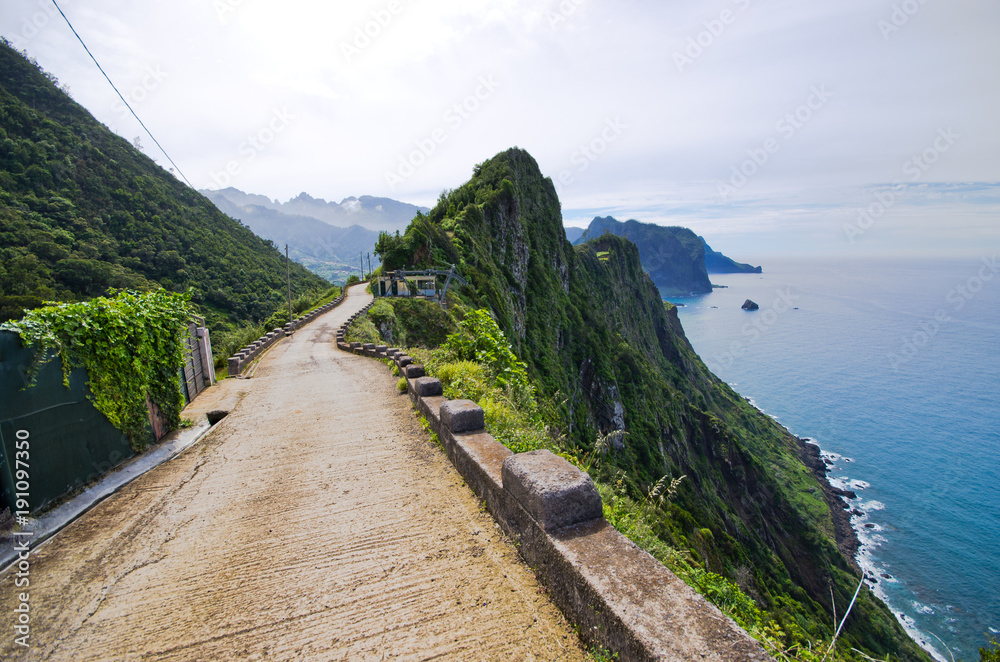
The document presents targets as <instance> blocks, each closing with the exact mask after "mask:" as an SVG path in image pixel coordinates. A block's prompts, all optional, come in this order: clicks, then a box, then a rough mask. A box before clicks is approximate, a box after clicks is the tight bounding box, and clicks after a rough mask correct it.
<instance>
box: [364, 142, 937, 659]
mask: <svg viewBox="0 0 1000 662" xmlns="http://www.w3.org/2000/svg"><path fill="white" fill-rule="evenodd" d="M692 237H694V235H692ZM694 239H695V241H696V242H697V245H698V246H701V242H700V241H697V237H694ZM383 248H385V249H386V250H387V253H386V257H385V258H384V261H385V263H386V264H390V265H391V263H392V262H397V263H403V262H406V263H409V264H416V265H418V266H420V265H422V264H425V265H426V264H431V263H435V262H436V263H439V264H440V263H443V262H457V263H458V267H459V269H460V271H461V273H462V274H463V275H464V276H465V278H466V279H468V280H469V281H470V283H471V285H472V286H471V287H468V288H460V289H459V290H458V293H459V295H460V296H461V297H462V299H463V300H464V303H465V304H466V305H469V306H487V307H489V308H490V309H492V310H493V312H494V314H495V316H496V318H497V320H498V323H499V324H500V326H501V327H502V328H503V329H504V331H505V333H506V334H507V337H508V338H509V339H510V340H511V341H512V344H513V346H514V349H515V351H516V353H517V354H518V356H519V357H520V358H521V359H522V360H524V361H526V362H527V364H528V366H529V371H530V373H531V375H532V377H533V379H534V380H535V382H536V384H537V385H538V387H539V395H540V398H541V399H542V400H543V401H545V402H546V403H547V404H548V408H547V409H548V411H551V421H550V427H551V429H552V431H553V433H554V434H555V436H557V437H559V438H560V439H562V441H561V443H562V444H564V446H565V447H566V448H567V451H570V452H576V453H580V454H582V453H585V452H587V451H589V450H591V449H592V448H593V444H594V441H595V437H596V435H598V434H604V433H607V432H609V431H611V430H622V429H623V430H626V431H627V432H628V435H627V436H625V437H624V438H623V439H620V440H619V443H618V444H616V446H615V448H613V449H612V450H611V452H610V453H609V455H608V456H607V459H606V460H605V461H602V462H601V463H599V464H597V465H595V467H594V468H592V473H594V474H595V477H596V478H597V479H598V480H603V481H604V482H608V483H612V482H619V483H621V484H622V485H624V486H625V488H626V489H628V490H629V492H630V493H631V494H632V495H634V496H635V497H636V498H637V499H641V498H642V497H643V496H644V495H645V494H646V493H647V492H648V491H649V489H650V488H651V487H652V485H653V484H654V483H655V482H656V481H657V480H658V479H660V478H661V477H662V476H664V475H667V476H670V477H673V478H676V477H679V476H682V475H683V476H686V478H685V480H683V481H682V482H681V483H680V487H679V489H678V491H677V495H676V497H675V498H674V500H673V501H672V502H670V503H668V504H667V505H666V506H665V507H664V510H663V512H662V519H661V520H660V521H659V522H658V524H657V532H656V533H657V535H659V536H660V537H661V538H662V539H663V540H664V541H666V542H667V543H668V544H671V545H673V546H675V547H678V548H682V549H688V550H691V552H692V554H694V555H695V557H696V560H698V561H700V562H701V563H703V564H704V566H705V568H706V569H708V570H711V571H713V572H717V573H720V574H723V575H725V576H727V577H729V578H731V579H733V580H734V581H736V582H738V583H739V584H740V586H741V588H743V589H744V591H745V592H746V593H748V594H749V595H751V596H753V597H754V598H755V599H757V600H758V602H759V604H760V605H761V606H763V607H764V608H766V609H768V610H769V614H773V615H774V617H775V618H777V619H778V620H780V621H781V622H782V623H787V624H789V625H794V626H795V627H800V628H804V629H806V630H808V631H809V632H812V631H813V630H815V634H816V635H817V636H818V635H819V634H820V633H822V632H826V631H827V630H828V628H829V622H830V621H831V615H830V614H829V613H828V611H827V610H828V605H829V603H830V602H829V601H830V591H831V586H832V590H833V591H834V593H835V595H836V599H837V604H838V605H840V606H841V607H842V606H843V605H846V604H847V602H849V601H850V597H851V594H852V593H853V592H854V587H855V586H856V585H857V578H858V575H857V574H856V572H855V570H854V569H853V568H852V567H851V565H850V563H849V562H848V560H847V559H845V558H844V556H843V555H841V554H840V552H839V551H838V547H837V544H838V542H842V541H843V538H844V534H846V533H847V532H846V531H845V530H843V529H842V528H841V529H839V535H838V526H837V525H838V521H839V520H837V519H836V518H835V517H834V512H833V509H835V508H838V507H839V504H838V503H837V502H836V499H835V497H834V496H833V495H832V494H830V493H829V492H828V490H827V489H826V486H825V484H824V483H823V482H822V481H821V480H820V479H819V477H818V476H817V475H816V474H815V473H814V472H813V471H812V469H811V468H810V467H809V466H806V464H805V463H804V462H803V458H804V457H805V455H806V451H805V448H804V447H803V445H802V443H801V442H800V441H799V440H798V439H796V438H795V437H793V436H792V435H790V434H789V433H788V432H787V431H786V430H784V428H782V427H781V426H779V425H778V424H777V423H776V422H775V421H774V420H773V419H771V418H769V417H767V416H765V415H764V414H762V413H761V412H760V411H758V410H757V409H755V408H754V407H752V406H751V405H749V404H748V403H747V402H746V401H745V400H744V399H743V398H741V397H740V396H739V395H738V394H736V393H735V392H734V391H733V390H732V389H731V388H729V387H728V386H727V385H726V384H724V383H722V382H721V381H720V380H719V379H717V378H716V377H715V376H714V375H712V374H711V372H709V371H708V369H707V368H706V367H705V365H704V364H703V363H702V361H701V360H700V359H699V358H698V356H697V355H696V354H695V352H694V351H693V349H692V348H691V345H690V343H688V341H687V339H686V338H685V336H684V332H683V329H682V328H681V325H680V323H679V321H678V319H677V315H676V310H675V309H670V308H668V307H665V306H664V304H663V302H662V300H661V298H660V292H659V291H658V290H657V287H656V285H654V283H653V281H652V280H651V279H650V278H649V277H648V276H647V275H646V273H645V272H644V271H643V264H642V260H641V258H640V250H639V249H637V248H636V245H635V244H634V243H632V242H631V241H628V240H627V239H625V238H622V237H618V236H614V235H609V234H602V235H600V236H599V237H598V238H597V239H596V240H595V241H591V242H589V243H585V244H583V245H580V246H577V247H575V248H574V247H572V246H571V245H570V244H569V242H568V241H567V240H566V237H565V234H564V231H563V227H562V220H561V213H560V209H559V201H558V199H557V197H556V194H555V190H554V187H553V185H552V182H551V180H549V179H547V178H544V177H543V176H542V175H541V173H540V172H539V170H538V166H537V164H536V163H535V161H534V159H532V158H531V156H530V155H528V154H527V153H526V152H524V151H522V150H518V149H512V150H508V151H507V152H504V153H502V154H500V155H498V156H496V157H494V158H493V159H490V160H489V161H486V162H484V163H482V164H480V165H478V166H476V168H475V174H474V176H473V178H472V179H471V180H470V181H469V182H467V183H466V184H464V185H462V186H460V187H459V188H457V189H455V190H453V191H451V192H450V193H448V194H446V195H444V196H442V199H441V200H440V201H439V204H438V205H437V206H436V207H435V208H434V209H433V210H431V211H430V212H429V213H428V215H427V216H426V217H418V218H417V219H416V220H415V221H414V223H413V224H411V226H410V228H409V229H408V230H407V232H406V234H405V235H404V236H403V237H399V238H396V239H392V238H385V243H384V245H383ZM699 259H701V260H702V261H703V259H704V255H703V253H702V254H700V255H699ZM394 266H395V265H391V266H390V268H394ZM853 613H854V614H856V616H853V615H852V621H851V623H850V624H849V625H848V629H847V634H846V638H847V640H848V641H850V642H852V643H854V644H855V645H858V646H862V647H864V648H866V649H867V650H869V651H871V652H874V653H876V654H879V655H882V654H885V653H892V654H894V655H897V656H900V657H902V658H903V659H924V658H923V657H922V655H921V653H920V652H919V649H917V648H916V647H915V645H913V644H912V642H910V641H909V640H908V639H907V638H906V636H905V634H903V633H902V630H901V629H900V628H899V626H898V624H896V622H895V619H894V618H893V617H892V616H891V614H889V613H888V612H887V611H886V610H885V608H884V607H883V606H882V605H881V603H878V602H877V601H876V600H875V599H874V598H873V597H872V596H871V594H870V593H869V592H867V591H863V592H862V595H861V597H860V598H859V604H858V605H857V606H856V607H855V612H853ZM783 619H784V620H783Z"/></svg>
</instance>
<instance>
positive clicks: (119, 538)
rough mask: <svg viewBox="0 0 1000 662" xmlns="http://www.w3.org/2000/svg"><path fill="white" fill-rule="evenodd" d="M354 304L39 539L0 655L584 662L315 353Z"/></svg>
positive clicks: (364, 387) (437, 458)
mask: <svg viewBox="0 0 1000 662" xmlns="http://www.w3.org/2000/svg"><path fill="white" fill-rule="evenodd" d="M368 300H370V297H369V296H368V295H365V294H364V293H363V291H361V290H360V289H358V288H355V289H354V290H353V291H352V292H351V296H350V297H349V298H348V299H347V300H346V301H345V302H344V303H343V304H342V305H341V306H340V307H338V308H335V309H334V310H332V311H330V312H329V313H327V314H326V315H324V316H322V317H321V318H319V319H318V320H316V321H314V322H313V323H312V324H310V325H308V326H306V327H305V328H304V329H301V330H299V331H298V332H297V333H296V334H295V336H294V337H293V338H291V339H288V340H285V341H283V342H282V343H280V344H278V345H277V346H275V347H274V348H273V349H272V350H271V351H270V352H269V353H268V355H267V356H266V357H265V358H264V359H263V361H262V363H261V365H260V366H259V368H258V370H257V372H256V374H255V377H254V378H253V379H252V380H240V381H239V382H238V384H239V385H240V389H242V390H245V391H246V394H245V397H244V398H243V399H242V402H241V403H240V404H239V406H238V407H236V408H235V409H234V411H233V412H232V413H231V414H230V415H229V416H228V417H226V418H225V419H224V420H223V421H222V422H221V423H220V424H219V425H218V426H217V428H216V429H215V430H214V431H213V432H212V433H210V434H209V435H208V436H207V437H206V438H205V439H203V440H202V441H201V442H200V443H199V444H197V445H196V446H195V447H193V448H191V449H189V450H187V451H185V452H184V453H183V454H181V455H180V456H179V457H177V458H175V459H174V460H172V461H171V462H168V463H166V464H164V465H161V466H160V467H158V468H156V469H154V470H152V471H151V472H149V473H147V474H145V475H144V476H142V477H141V478H139V479H137V480H136V481H135V482H133V483H131V484H130V485H128V486H126V487H125V488H124V489H123V490H122V491H121V492H119V493H118V494H116V495H115V496H113V497H111V498H109V499H108V500H107V501H105V502H103V503H102V504H100V505H99V506H97V507H96V508H95V509H94V510H92V511H90V512H89V513H87V514H86V515H84V516H83V517H82V518H80V519H79V520H77V521H76V522H75V523H73V524H71V525H70V526H69V527H67V528H66V529H65V530H64V531H63V532H62V533H60V534H59V535H58V536H56V537H55V538H54V539H52V540H50V541H49V542H47V543H46V544H44V545H42V546H41V547H39V548H38V549H37V550H36V552H35V553H34V555H33V557H32V566H31V570H30V573H31V574H30V580H31V587H30V590H31V609H32V613H31V626H32V636H31V648H30V649H29V650H28V651H25V650H24V649H21V648H20V647H18V646H16V645H14V643H13V639H14V635H13V634H12V628H11V627H10V626H9V625H7V626H5V627H3V628H2V630H0V631H2V633H3V634H2V637H3V639H2V640H0V659H2V660H15V659H32V660H74V661H79V660H236V659H246V660H272V659H273V660H310V661H312V660H382V659H413V660H426V659H450V660H532V659H535V660H556V659H565V660H581V659H583V657H584V654H583V653H582V651H581V649H580V647H579V644H578V640H577V638H576V636H575V635H574V634H573V632H572V629H571V628H570V627H569V626H568V624H567V623H566V622H565V621H564V619H563V618H562V616H561V615H560V613H559V612H558V610H557V609H556V608H555V607H554V606H553V605H552V604H551V602H550V601H549V600H548V599H547V597H546V596H545V594H544V592H543V591H542V590H541V588H540V587H539V585H538V584H537V583H536V582H535V580H534V578H533V576H532V575H531V573H530V572H529V571H528V570H527V569H526V568H525V567H524V566H523V565H522V564H521V563H520V562H519V560H518V559H517V557H516V552H515V550H514V548H513V546H512V545H511V544H510V543H509V542H507V541H506V540H505V539H504V538H503V537H502V536H501V535H500V533H499V532H498V530H497V528H496V525H495V524H494V523H493V521H492V519H491V518H490V517H489V515H487V514H484V513H483V512H482V511H481V509H480V507H479V503H478V501H477V500H476V499H475V497H474V496H473V495H472V493H471V492H470V491H469V490H468V488H467V487H465V486H464V484H463V482H462V479H461V477H460V476H459V475H458V474H457V473H456V472H455V471H454V470H453V469H452V467H451V466H450V465H449V464H448V462H447V460H446V458H445V457H444V455H443V453H442V452H441V451H440V450H439V449H438V448H437V447H436V446H435V445H433V444H432V443H431V442H429V441H428V439H427V435H426V434H425V433H423V432H422V431H421V429H420V427H419V425H418V424H417V422H416V419H415V417H414V416H413V414H412V411H411V409H410V407H409V401H408V399H407V398H406V396H402V395H399V394H398V393H397V392H396V391H395V388H394V386H395V380H394V379H392V378H391V377H390V376H389V375H388V369H387V368H386V367H385V366H383V365H381V364H379V363H377V362H376V361H373V360H371V359H366V358H362V357H358V356H354V355H350V354H346V353H343V352H339V351H338V350H336V348H335V347H334V329H335V328H336V327H337V326H338V325H340V324H342V323H343V321H345V320H346V318H347V317H348V316H349V315H350V314H351V313H353V312H355V311H357V310H358V309H360V308H361V307H362V306H363V305H365V303H367V301H368ZM13 580H14V577H13V576H12V570H8V571H7V572H5V573H4V574H3V575H0V587H2V593H0V614H2V616H0V622H2V623H4V624H10V623H11V622H12V620H13V617H12V614H13V610H14V607H15V606H16V603H15V596H16V592H15V589H14V586H13ZM18 590H21V589H18Z"/></svg>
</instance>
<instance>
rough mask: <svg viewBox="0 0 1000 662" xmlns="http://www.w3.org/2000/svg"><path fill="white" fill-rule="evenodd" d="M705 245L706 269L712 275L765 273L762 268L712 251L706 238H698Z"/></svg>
mask: <svg viewBox="0 0 1000 662" xmlns="http://www.w3.org/2000/svg"><path fill="white" fill-rule="evenodd" d="M698 239H700V240H701V243H702V244H704V245H705V268H706V269H707V270H708V273H710V274H759V273H763V269H762V268H761V267H755V266H752V265H749V264H746V263H745V262H737V261H736V260H734V259H733V258H731V257H726V256H725V255H723V254H722V253H720V252H718V251H714V250H712V247H711V246H709V245H708V242H707V241H705V238H704V237H698Z"/></svg>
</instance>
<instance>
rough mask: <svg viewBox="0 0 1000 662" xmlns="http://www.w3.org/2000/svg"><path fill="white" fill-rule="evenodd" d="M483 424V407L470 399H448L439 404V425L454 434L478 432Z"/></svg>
mask: <svg viewBox="0 0 1000 662" xmlns="http://www.w3.org/2000/svg"><path fill="white" fill-rule="evenodd" d="M485 424H486V417H485V416H484V414H483V408H482V407H480V406H479V405H477V404H476V403H475V402H473V401H472V400H449V401H448V402H446V403H444V404H443V405H441V425H443V426H444V427H446V428H447V429H449V430H451V431H452V433H454V434H460V433H462V432H478V431H479V430H482V429H483V428H484V427H485Z"/></svg>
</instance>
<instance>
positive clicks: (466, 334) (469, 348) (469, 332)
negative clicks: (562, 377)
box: [442, 309, 531, 391]
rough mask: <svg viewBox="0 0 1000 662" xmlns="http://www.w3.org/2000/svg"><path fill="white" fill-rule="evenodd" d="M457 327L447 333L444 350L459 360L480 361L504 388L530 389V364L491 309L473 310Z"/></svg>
mask: <svg viewBox="0 0 1000 662" xmlns="http://www.w3.org/2000/svg"><path fill="white" fill-rule="evenodd" d="M458 326H459V331H458V332H457V333H453V334H451V335H450V336H448V339H447V341H446V342H445V344H444V346H443V348H442V349H444V350H445V351H447V352H450V353H451V354H452V355H453V356H454V357H455V358H456V359H457V360H460V361H475V362H476V363H479V364H481V365H482V366H483V367H484V368H486V370H487V371H488V372H489V376H490V377H491V378H492V379H493V380H494V381H496V383H497V384H498V385H499V386H501V387H503V386H511V387H513V388H514V389H517V390H527V391H530V390H531V384H530V382H529V380H528V369H527V366H526V365H525V364H524V363H523V362H521V361H519V360H518V358H517V356H516V355H515V354H514V352H513V350H511V348H510V344H509V343H508V342H507V338H506V337H505V336H504V334H503V331H501V330H500V327H499V326H498V325H497V323H496V321H494V319H493V318H492V317H490V314H489V312H488V311H486V310H484V309H480V310H472V311H470V312H469V313H468V314H467V315H466V316H465V319H464V320H462V321H461V322H460V323H459V325H458Z"/></svg>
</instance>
